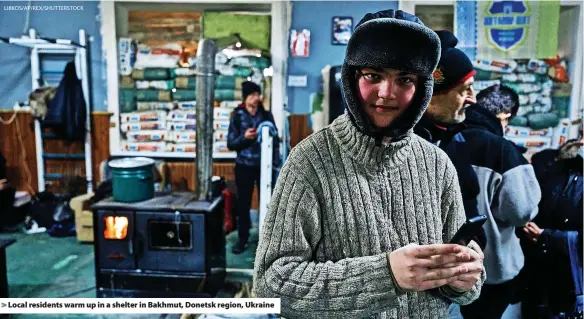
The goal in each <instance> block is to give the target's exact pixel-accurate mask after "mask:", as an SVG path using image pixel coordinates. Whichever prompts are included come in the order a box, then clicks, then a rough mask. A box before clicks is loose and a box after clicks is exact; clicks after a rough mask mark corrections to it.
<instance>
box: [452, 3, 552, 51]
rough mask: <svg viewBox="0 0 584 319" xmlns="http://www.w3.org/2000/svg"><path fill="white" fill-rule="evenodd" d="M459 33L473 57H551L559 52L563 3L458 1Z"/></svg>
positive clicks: (457, 24) (464, 45)
mask: <svg viewBox="0 0 584 319" xmlns="http://www.w3.org/2000/svg"><path fill="white" fill-rule="evenodd" d="M455 16H456V21H455V26H456V27H455V28H456V30H455V31H456V32H455V33H456V36H457V37H458V38H459V40H460V44H459V46H460V47H461V48H462V49H463V50H464V51H465V53H467V55H469V57H470V58H471V59H530V58H539V59H543V58H550V57H554V56H556V54H557V49H558V26H559V18H560V2H559V0H553V1H526V0H524V1H509V0H503V1H456V15H455Z"/></svg>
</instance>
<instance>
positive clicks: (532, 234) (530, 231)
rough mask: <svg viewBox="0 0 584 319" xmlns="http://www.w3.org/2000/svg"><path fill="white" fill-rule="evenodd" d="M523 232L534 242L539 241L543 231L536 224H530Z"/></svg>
mask: <svg viewBox="0 0 584 319" xmlns="http://www.w3.org/2000/svg"><path fill="white" fill-rule="evenodd" d="M523 231H524V232H525V233H526V234H527V237H529V239H531V240H532V241H537V239H538V238H539V236H540V235H541V233H543V229H541V228H539V227H538V226H537V225H536V224H535V223H534V222H529V223H527V224H525V226H524V227H523Z"/></svg>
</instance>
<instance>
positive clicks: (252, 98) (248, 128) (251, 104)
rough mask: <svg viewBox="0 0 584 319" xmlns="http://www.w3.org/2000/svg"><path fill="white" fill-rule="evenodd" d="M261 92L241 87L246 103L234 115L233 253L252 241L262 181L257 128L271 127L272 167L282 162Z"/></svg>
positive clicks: (254, 87)
mask: <svg viewBox="0 0 584 319" xmlns="http://www.w3.org/2000/svg"><path fill="white" fill-rule="evenodd" d="M260 94H261V89H260V87H259V86H258V85H257V84H255V83H253V82H249V81H248V82H244V83H243V84H242V96H243V103H242V104H240V105H239V106H238V107H237V109H236V110H235V111H234V112H233V114H232V115H231V122H230V123H229V133H228V135H227V147H228V148H229V149H230V150H232V151H236V152H237V158H236V159H235V186H236V188H237V212H238V213H237V214H238V223H237V224H238V226H237V228H238V243H237V244H236V245H235V246H233V249H232V251H233V253H234V254H240V253H242V252H243V251H244V250H245V248H246V244H247V240H248V239H249V229H250V227H251V220H250V216H249V209H250V207H251V199H252V195H253V189H254V185H258V189H259V182H260V164H261V144H260V142H259V141H258V134H260V133H261V132H259V131H258V126H264V125H267V126H269V127H270V130H271V132H272V136H273V138H274V147H273V150H274V153H273V155H272V156H273V167H274V168H275V167H277V166H278V165H279V163H280V152H279V141H278V134H277V129H276V126H275V123H274V116H273V115H272V113H271V112H269V111H266V110H265V109H264V107H263V105H262V103H261V99H260Z"/></svg>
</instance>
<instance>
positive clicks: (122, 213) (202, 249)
mask: <svg viewBox="0 0 584 319" xmlns="http://www.w3.org/2000/svg"><path fill="white" fill-rule="evenodd" d="M92 209H93V212H94V214H93V216H94V225H95V227H94V235H95V275H96V289H97V296H98V297H126V296H127V297H175V296H176V297H212V296H214V295H215V294H216V292H217V290H218V289H220V287H221V284H222V283H223V280H224V279H225V234H224V232H223V198H222V197H216V198H213V199H212V200H211V201H199V200H196V197H195V195H194V194H192V193H171V194H165V195H157V196H155V197H154V198H153V199H150V200H147V201H144V202H139V203H134V204H132V203H121V202H115V201H113V199H111V198H110V199H105V200H103V201H101V202H99V203H97V204H95V205H93V207H92Z"/></svg>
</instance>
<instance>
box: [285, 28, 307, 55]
mask: <svg viewBox="0 0 584 319" xmlns="http://www.w3.org/2000/svg"><path fill="white" fill-rule="evenodd" d="M309 49H310V31H309V30H307V29H303V30H302V31H297V30H291V31H290V50H291V55H292V56H299V57H308V56H309V54H310V50H309Z"/></svg>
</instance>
